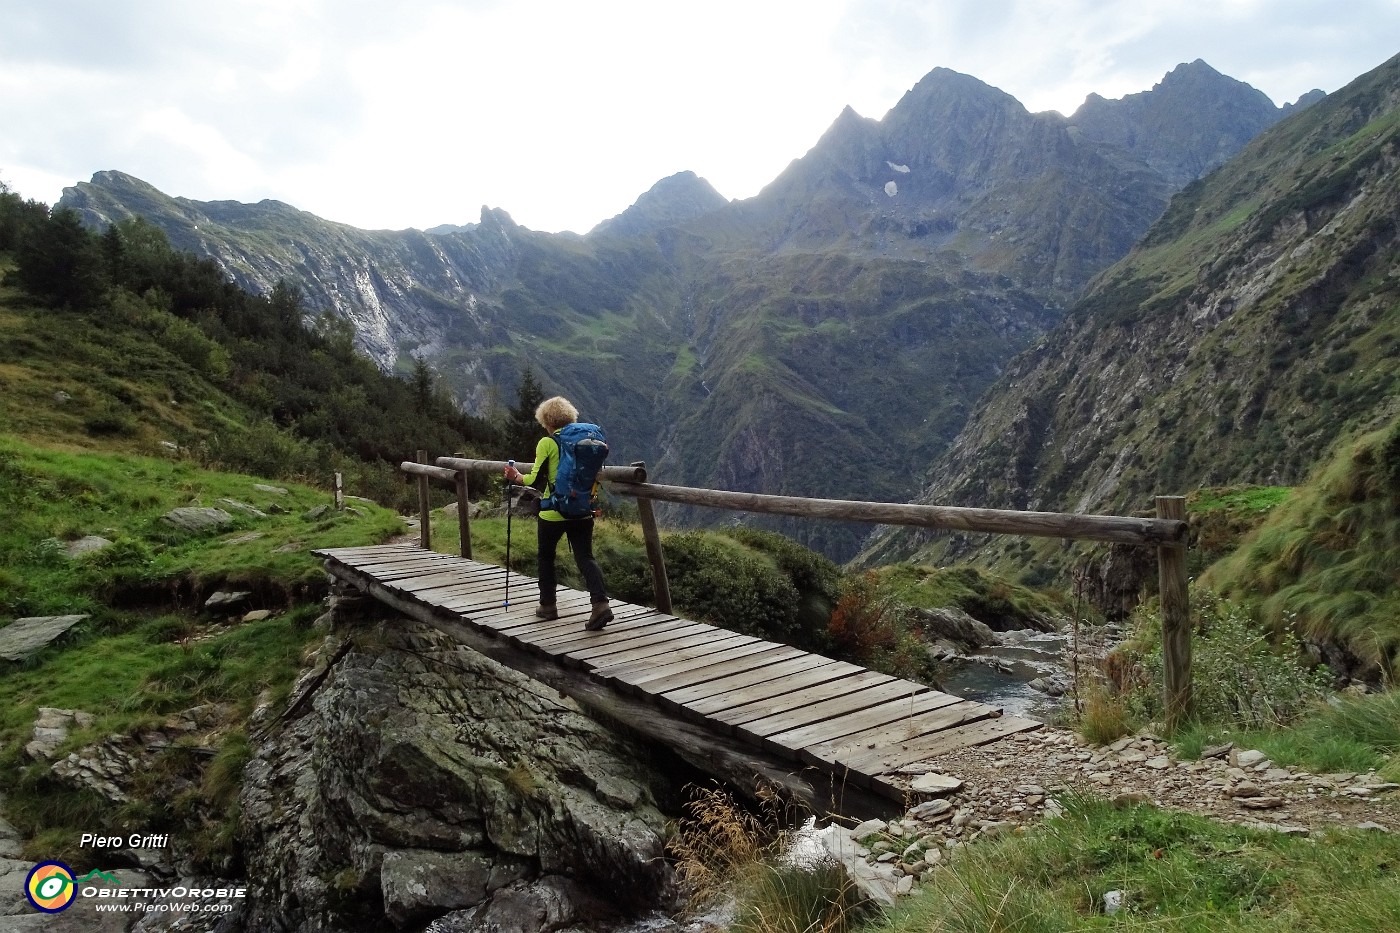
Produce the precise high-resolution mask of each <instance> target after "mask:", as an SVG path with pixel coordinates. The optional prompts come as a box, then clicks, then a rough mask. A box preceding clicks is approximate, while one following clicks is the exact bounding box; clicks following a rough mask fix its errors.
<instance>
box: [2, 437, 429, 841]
mask: <svg viewBox="0 0 1400 933" xmlns="http://www.w3.org/2000/svg"><path fill="white" fill-rule="evenodd" d="M260 482H262V481H261V480H260V479H259V478H257V477H252V476H245V475H241V474H235V473H224V472H215V471H209V470H203V469H200V468H199V467H197V466H195V465H194V464H192V463H189V462H188V461H183V460H175V459H170V460H163V459H158V458H153V457H143V456H137V455H132V454H126V453H115V452H112V453H97V452H91V451H73V450H65V449H55V448H51V447H43V446H39V445H35V444H32V443H28V442H25V441H21V440H18V439H16V438H13V437H8V438H6V437H0V509H3V512H4V514H5V518H6V521H5V522H4V524H3V525H0V566H3V567H4V571H3V573H0V628H3V627H4V626H6V625H8V624H10V623H11V622H12V621H13V620H14V619H15V618H20V617H24V616H30V615H47V614H60V613H85V614H88V615H89V616H90V618H89V619H87V620H86V621H85V622H83V623H81V624H79V625H78V626H77V627H75V628H74V629H72V630H70V631H69V632H68V633H67V635H65V636H64V637H63V638H62V639H60V640H59V641H58V642H55V643H54V644H51V645H49V646H48V647H46V648H44V649H42V650H40V651H38V652H36V653H35V654H33V655H31V656H30V657H28V658H26V659H25V660H24V661H22V662H19V663H8V662H6V663H4V664H3V665H0V785H3V786H5V787H6V788H7V790H8V793H7V801H6V811H7V812H6V815H7V816H8V817H9V818H10V820H11V821H12V822H13V823H14V824H15V825H16V826H17V827H18V828H19V829H20V830H21V831H22V832H24V833H26V834H29V835H32V837H33V838H32V839H31V840H30V842H29V843H28V849H29V854H30V855H32V856H33V857H35V858H39V857H45V858H54V857H63V856H68V857H70V858H72V859H74V860H75V861H74V864H77V863H78V862H80V861H81V859H82V858H83V857H84V855H83V853H82V852H79V851H76V850H75V845H74V841H75V840H76V839H77V838H78V836H79V834H80V833H81V832H84V831H91V830H92V828H93V827H94V826H102V827H104V828H110V829H112V830H113V831H115V830H116V829H118V828H120V827H122V826H128V825H129V826H130V827H131V829H132V831H135V830H142V831H151V830H158V829H161V828H162V827H172V828H175V827H180V826H184V825H186V823H188V822H189V821H193V822H192V824H191V825H197V826H199V827H201V828H200V829H199V830H198V835H199V838H198V839H197V840H196V843H195V844H196V849H197V850H198V852H199V853H200V854H201V857H207V858H209V859H211V860H212V861H213V862H217V861H218V860H219V859H221V858H225V857H227V855H228V853H229V852H230V851H232V849H231V847H232V846H233V844H234V836H233V828H232V827H233V826H234V823H233V822H232V820H233V817H232V816H231V815H230V814H232V813H234V812H235V811H236V796H237V793H236V785H237V783H238V781H239V777H238V775H240V774H241V764H240V762H241V761H244V760H246V758H247V755H248V740H247V737H246V735H245V734H244V733H243V723H244V721H245V720H246V718H247V717H248V716H249V715H250V714H251V713H252V711H253V710H254V708H255V707H256V706H257V705H258V704H260V703H268V704H271V705H272V706H273V708H277V707H279V706H280V705H281V704H283V703H284V702H285V700H286V698H287V696H288V693H289V691H290V689H291V686H292V684H293V683H294V682H295V679H296V677H297V675H298V672H299V671H300V669H301V667H302V663H303V657H304V654H305V652H306V650H307V648H308V646H309V645H310V644H311V643H312V642H315V641H317V640H319V639H321V638H323V637H324V633H323V632H321V631H318V630H316V629H314V628H313V627H312V626H311V624H310V623H311V622H312V620H314V619H315V618H316V617H317V616H318V615H319V613H320V612H321V611H322V610H321V606H320V596H321V595H322V594H323V593H324V591H325V586H326V584H325V578H324V572H323V571H322V570H321V567H320V561H319V559H318V558H316V557H314V556H313V555H312V554H311V553H310V550H311V549H312V548H317V547H336V546H349V545H358V544H370V543H375V542H379V541H382V540H384V539H385V538H387V537H389V536H390V535H392V534H395V533H397V532H399V531H401V530H402V528H403V525H402V522H401V520H400V519H399V517H398V516H397V515H396V514H394V513H393V512H391V511H389V510H386V509H381V508H379V507H378V506H375V505H372V504H370V503H366V502H355V503H353V504H354V506H355V508H356V509H358V510H359V511H360V513H361V514H359V515H356V514H354V513H351V512H349V511H344V512H336V511H334V510H331V511H328V512H326V513H325V514H322V515H320V516H317V517H314V518H311V517H305V516H307V515H308V513H309V512H310V511H311V510H312V509H313V507H315V506H318V505H329V504H330V500H331V497H330V494H329V493H327V492H326V491H324V490H319V489H315V488H312V487H310V486H306V485H301V484H289V483H277V484H270V483H269V484H265V485H277V486H279V487H281V488H284V489H286V490H287V492H286V494H285V495H279V494H274V493H267V492H262V491H259V490H257V489H255V488H254V486H255V484H258V483H260ZM220 498H232V499H237V500H239V501H242V502H247V503H250V504H253V505H255V506H257V507H259V508H262V509H264V510H265V511H268V512H269V514H268V515H267V517H265V518H257V517H252V516H247V515H242V514H241V513H238V512H237V511H235V510H233V509H228V511H229V512H230V513H231V514H233V515H235V516H236V519H235V522H234V523H233V525H232V526H231V527H229V528H226V529H223V530H220V531H217V532H211V533H209V534H204V535H198V534H194V535H191V534H186V533H182V532H178V531H176V530H175V529H174V528H172V527H171V526H169V525H167V524H166V523H164V522H162V521H161V516H162V515H163V514H164V513H165V512H166V511H168V510H169V509H171V508H174V507H177V506H184V505H189V504H191V503H194V502H198V503H200V504H203V505H211V506H212V505H217V504H218V502H217V500H218V499H220ZM273 505H275V506H276V507H277V508H278V509H280V510H281V511H279V512H273V511H270V510H271V507H272V506H273ZM87 534H95V535H101V536H103V537H105V538H107V539H109V540H111V541H113V542H114V543H113V545H112V546H111V547H108V548H106V549H105V550H102V551H98V552H96V553H93V554H89V555H85V556H82V557H79V558H77V559H73V560H70V559H69V558H67V557H66V556H65V555H64V553H63V544H64V543H65V542H67V541H70V540H73V539H76V538H78V537H81V536H83V535H87ZM253 535H257V536H258V537H255V538H251V539H250V536H253ZM216 587H237V588H240V589H246V590H249V591H251V592H252V593H253V594H254V595H253V605H255V606H262V607H266V608H268V609H270V610H272V611H273V613H274V614H273V615H272V616H271V617H270V618H268V619H266V620H263V621H257V622H247V623H239V622H238V619H237V617H236V616H234V617H233V618H230V617H228V616H211V615H209V614H206V613H203V612H201V611H200V608H199V607H200V606H201V605H202V603H203V600H204V598H205V597H206V596H207V595H208V593H209V592H210V591H212V590H213V589H214V588H216ZM208 704H215V705H218V706H219V707H220V708H221V709H222V710H223V713H222V719H221V734H222V738H216V739H215V741H216V742H217V751H216V754H215V756H214V758H213V759H212V761H211V762H210V763H209V765H208V767H205V766H204V765H203V759H202V758H200V757H199V756H195V755H193V754H192V753H191V752H189V751H188V750H180V749H172V750H170V751H169V752H165V753H161V754H159V755H157V756H155V757H154V759H153V760H152V761H151V762H148V763H147V764H146V765H144V766H143V768H142V769H141V770H140V771H139V772H138V773H137V774H136V775H135V776H134V779H135V782H136V791H137V792H136V793H135V794H134V795H133V799H132V800H131V801H130V802H129V803H128V804H126V805H123V806H122V807H116V806H114V805H112V804H110V803H108V802H106V801H103V800H100V799H97V798H94V797H93V795H92V794H90V793H88V792H84V791H79V790H75V789H73V788H71V787H69V786H66V785H64V784H61V783H59V782H57V781H56V780H55V779H53V778H52V777H51V776H50V775H49V773H48V768H47V765H46V764H43V763H30V762H29V761H28V759H27V758H26V756H25V755H24V754H23V747H24V745H25V744H26V743H27V742H28V741H29V739H30V737H31V734H32V730H33V725H34V720H35V718H36V715H37V711H38V709H39V708H40V707H55V708H59V709H74V710H84V711H88V712H91V713H93V714H94V715H95V716H96V717H97V718H96V722H95V723H94V724H93V726H91V727H90V728H87V729H82V730H78V731H76V732H74V733H73V734H72V735H70V736H69V739H68V741H67V743H66V744H65V745H64V747H63V748H61V749H60V750H59V753H60V754H66V753H67V752H68V751H72V750H74V749H77V748H80V747H83V746H86V745H89V744H92V743H94V742H99V741H102V740H104V739H105V738H106V737H107V736H110V735H122V734H132V733H134V732H137V731H139V730H140V729H142V728H146V727H155V726H159V725H160V723H162V722H163V721H164V719H165V717H167V716H169V715H170V714H172V713H175V712H178V711H181V710H185V709H189V708H191V707H194V706H201V705H208ZM176 778H179V779H182V780H184V782H185V783H186V784H188V785H189V786H190V787H191V788H192V789H191V790H190V791H188V792H187V793H184V794H183V795H180V796H177V798H175V799H171V797H170V794H169V793H168V789H169V787H170V786H174V785H173V784H172V783H171V782H172V781H175V779H176ZM210 806H214V807H215V808H216V810H217V812H219V813H221V814H223V818H222V819H221V820H218V821H216V822H215V823H214V824H206V822H205V821H204V819H203V817H201V816H199V814H201V813H206V812H208V808H209V807H210Z"/></svg>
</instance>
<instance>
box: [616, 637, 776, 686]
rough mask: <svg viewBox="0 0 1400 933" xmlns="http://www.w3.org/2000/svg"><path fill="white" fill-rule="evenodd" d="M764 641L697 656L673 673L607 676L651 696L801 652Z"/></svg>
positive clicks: (637, 673) (649, 672) (736, 672)
mask: <svg viewBox="0 0 1400 933" xmlns="http://www.w3.org/2000/svg"><path fill="white" fill-rule="evenodd" d="M768 644H769V647H767V648H764V649H763V650H759V651H753V650H750V649H752V648H753V647H754V646H753V645H741V646H739V647H738V648H732V649H730V650H729V651H724V652H720V653H718V654H713V655H709V656H707V657H704V658H697V659H696V664H695V666H693V667H691V668H690V669H689V670H686V669H684V668H678V669H676V670H675V673H671V674H665V675H663V674H660V673H658V672H657V671H634V672H632V673H627V674H620V675H613V676H611V677H610V678H609V679H610V680H611V681H612V682H613V683H616V684H621V685H623V686H624V689H629V690H634V691H639V692H642V693H647V694H651V695H653V696H654V695H656V694H660V693H665V692H666V691H667V690H674V689H675V688H677V687H688V686H690V685H692V684H698V683H703V682H705V681H707V680H718V679H719V678H721V677H728V676H729V675H730V674H738V673H741V672H743V671H749V670H753V669H754V668H755V667H767V666H769V665H772V664H776V663H778V662H779V661H787V660H789V659H791V658H794V657H798V656H800V655H801V654H802V652H801V651H798V650H797V649H796V648H791V647H789V646H787V645H775V644H773V643H772V642H769V643H768Z"/></svg>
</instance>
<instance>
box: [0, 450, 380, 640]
mask: <svg viewBox="0 0 1400 933" xmlns="http://www.w3.org/2000/svg"><path fill="white" fill-rule="evenodd" d="M259 483H263V481H262V480H260V479H258V478H257V477H250V476H245V475H242V474H236V473H223V472H216V471H210V470H204V469H201V468H199V467H198V466H196V465H194V464H193V463H190V462H188V461H185V460H176V459H170V460H161V459H157V458H153V457H142V456H135V455H126V454H117V453H107V454H104V453H96V452H74V451H68V450H59V449H53V448H45V447H40V446H36V445H33V444H29V443H26V442H23V441H19V440H16V439H13V438H9V439H6V438H3V437H0V507H3V508H4V509H5V510H6V513H7V518H8V519H9V520H8V521H7V522H6V523H5V525H4V528H3V530H0V566H3V567H4V568H5V573H4V574H3V575H0V624H3V623H4V622H5V621H6V620H7V619H8V618H16V617H21V616H29V615H47V614H58V613H65V612H101V611H102V608H103V607H104V606H105V605H108V604H117V605H121V604H124V603H127V602H130V601H132V600H137V601H145V602H151V601H158V600H160V599H161V598H162V597H163V598H164V599H166V600H167V601H172V602H173V601H175V600H176V599H178V598H180V597H181V596H183V597H184V598H185V599H191V598H193V597H195V596H197V595H199V594H202V593H204V592H205V591H207V590H209V589H210V588H211V587H213V586H217V585H223V584H238V585H243V586H247V587H253V588H258V589H263V590H266V591H268V592H269V594H276V595H278V596H280V597H281V599H282V600H283V601H284V602H285V601H286V600H288V599H290V598H292V597H293V596H294V595H296V594H297V593H302V592H305V591H307V589H308V588H310V587H313V586H315V585H318V577H319V574H320V568H319V562H318V561H317V559H316V558H315V557H313V556H312V555H311V554H310V553H309V549H310V548H312V547H336V546H343V545H351V544H359V543H365V542H369V541H380V540H383V539H385V538H386V537H388V536H389V535H391V534H394V533H395V532H396V531H398V530H400V529H401V527H402V522H401V521H400V520H399V518H398V517H397V515H395V514H394V513H393V512H390V511H389V510H386V509H381V508H379V507H377V506H374V505H372V504H369V503H363V502H356V503H354V504H355V506H356V508H357V509H359V510H360V511H361V512H362V513H364V514H363V515H360V516H357V515H354V514H353V513H350V512H348V511H346V512H335V511H332V512H330V513H327V514H325V515H323V516H321V517H319V518H317V519H314V520H308V519H305V518H303V517H302V516H303V515H305V514H307V513H308V512H309V511H310V510H312V509H313V508H314V507H315V506H317V505H329V504H330V502H331V496H330V494H329V493H328V492H326V491H324V490H318V489H315V488H312V487H310V486H306V485H300V484H288V483H263V484H264V485H276V486H279V487H280V488H284V489H286V490H287V493H286V494H285V495H278V494H273V493H266V492H261V491H259V490H257V489H255V488H254V486H255V485H256V484H259ZM220 499H233V500H237V501H239V502H243V503H247V504H250V505H252V506H254V507H256V508H259V509H261V510H263V511H265V512H267V511H269V510H271V509H274V508H276V509H281V510H283V511H282V512H281V513H280V514H269V515H268V517H266V518H256V517H251V516H248V515H244V514H242V513H240V512H238V511H237V510H236V509H232V508H228V507H225V511H228V512H229V513H230V514H231V515H233V516H234V522H233V524H232V525H231V526H228V527H227V528H226V529H224V530H221V531H219V532H216V533H211V534H208V535H202V536H201V535H190V534H186V533H183V532H179V531H177V530H176V529H174V528H173V527H172V526H170V525H168V524H167V523H165V522H164V521H162V519H161V516H162V515H164V514H165V513H166V512H168V511H170V510H171V509H173V508H177V507H181V506H188V505H192V504H199V505H205V506H215V507H218V506H219V501H218V500H220ZM84 535H99V536H101V537H104V538H107V539H108V540H110V541H112V542H114V544H113V546H112V547H111V548H108V549H106V550H104V551H99V552H97V553H94V554H91V555H86V556H83V557H80V558H78V559H76V560H69V559H68V558H66V557H65V556H64V555H63V554H62V545H64V544H66V543H67V542H69V541H72V540H76V539H77V538H79V537H82V536H84ZM250 535H258V536H259V537H256V538H253V539H251V540H249V539H248V538H249V536H250Z"/></svg>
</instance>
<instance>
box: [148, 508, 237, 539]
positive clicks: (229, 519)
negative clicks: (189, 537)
mask: <svg viewBox="0 0 1400 933" xmlns="http://www.w3.org/2000/svg"><path fill="white" fill-rule="evenodd" d="M161 521H163V522H165V523H166V524H167V525H173V526H174V527H176V528H178V529H179V530H181V531H188V532H191V533H196V534H197V533H201V532H206V531H214V530H217V529H219V528H223V527H225V526H227V525H231V524H233V516H232V515H230V514H229V513H227V512H225V511H224V510H223V509H215V508H208V507H201V506H194V505H187V506H184V507H182V508H178V509H171V510H170V511H169V512H166V513H165V514H164V515H162V516H161Z"/></svg>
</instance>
